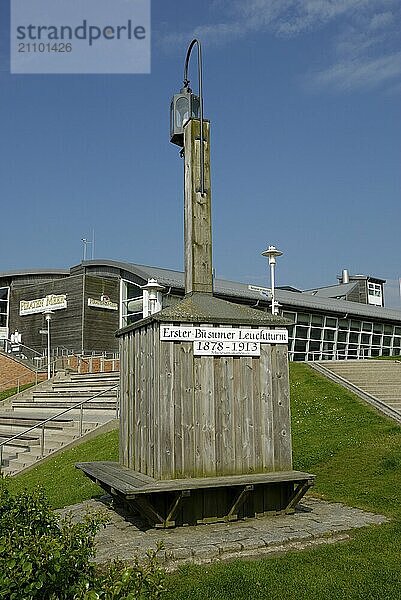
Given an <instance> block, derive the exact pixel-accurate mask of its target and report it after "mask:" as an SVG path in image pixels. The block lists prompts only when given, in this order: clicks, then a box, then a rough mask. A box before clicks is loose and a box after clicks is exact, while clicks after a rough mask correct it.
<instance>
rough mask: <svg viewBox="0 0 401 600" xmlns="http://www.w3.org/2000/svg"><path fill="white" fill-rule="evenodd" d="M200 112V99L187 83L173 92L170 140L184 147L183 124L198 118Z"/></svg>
mask: <svg viewBox="0 0 401 600" xmlns="http://www.w3.org/2000/svg"><path fill="white" fill-rule="evenodd" d="M199 113H200V99H199V96H196V95H195V94H193V93H192V90H191V88H190V87H188V86H187V85H186V86H185V85H184V87H183V88H182V89H181V90H180V93H179V94H175V95H174V96H173V98H172V100H171V107H170V141H171V142H172V143H173V144H177V146H181V148H183V147H184V125H185V124H186V123H187V121H189V119H193V118H195V119H198V118H199Z"/></svg>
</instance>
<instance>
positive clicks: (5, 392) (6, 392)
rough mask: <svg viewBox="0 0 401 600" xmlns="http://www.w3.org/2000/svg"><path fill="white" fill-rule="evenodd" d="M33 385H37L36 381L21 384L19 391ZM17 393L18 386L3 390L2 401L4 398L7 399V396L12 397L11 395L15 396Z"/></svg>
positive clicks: (0, 395) (0, 398) (0, 393)
mask: <svg viewBox="0 0 401 600" xmlns="http://www.w3.org/2000/svg"><path fill="white" fill-rule="evenodd" d="M33 385H35V384H34V383H24V385H20V387H19V391H20V392H23V391H24V390H27V389H28V388H30V387H32V386H33ZM15 394H18V388H17V387H13V388H9V389H8V390H3V391H2V392H0V402H1V401H2V400H6V399H7V398H10V396H14V395H15Z"/></svg>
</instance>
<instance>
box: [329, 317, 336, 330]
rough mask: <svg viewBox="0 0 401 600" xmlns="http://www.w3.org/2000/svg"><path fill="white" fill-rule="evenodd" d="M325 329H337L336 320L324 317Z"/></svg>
mask: <svg viewBox="0 0 401 600" xmlns="http://www.w3.org/2000/svg"><path fill="white" fill-rule="evenodd" d="M326 327H334V328H337V319H334V318H333V317H326Z"/></svg>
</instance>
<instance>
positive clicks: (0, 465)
mask: <svg viewBox="0 0 401 600" xmlns="http://www.w3.org/2000/svg"><path fill="white" fill-rule="evenodd" d="M2 471H3V445H1V446H0V473H2Z"/></svg>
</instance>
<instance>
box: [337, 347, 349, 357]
mask: <svg viewBox="0 0 401 600" xmlns="http://www.w3.org/2000/svg"><path fill="white" fill-rule="evenodd" d="M346 349H347V344H337V354H338V356H339V358H344V356H345V352H346Z"/></svg>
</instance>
